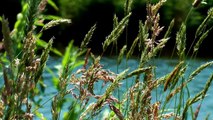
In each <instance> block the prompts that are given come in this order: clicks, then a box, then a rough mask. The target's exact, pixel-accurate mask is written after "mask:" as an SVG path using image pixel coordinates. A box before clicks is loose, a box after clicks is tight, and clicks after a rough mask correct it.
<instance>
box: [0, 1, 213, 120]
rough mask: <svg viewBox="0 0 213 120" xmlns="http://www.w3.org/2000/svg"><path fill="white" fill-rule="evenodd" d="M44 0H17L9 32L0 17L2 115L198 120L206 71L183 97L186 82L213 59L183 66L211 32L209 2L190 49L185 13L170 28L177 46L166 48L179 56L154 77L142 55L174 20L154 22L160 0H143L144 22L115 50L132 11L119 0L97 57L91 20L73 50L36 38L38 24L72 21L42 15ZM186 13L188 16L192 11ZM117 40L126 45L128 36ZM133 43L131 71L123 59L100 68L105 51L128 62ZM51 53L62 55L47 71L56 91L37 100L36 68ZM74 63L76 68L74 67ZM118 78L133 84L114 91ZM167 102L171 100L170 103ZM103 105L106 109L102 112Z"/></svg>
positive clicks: (40, 88) (154, 48)
mask: <svg viewBox="0 0 213 120" xmlns="http://www.w3.org/2000/svg"><path fill="white" fill-rule="evenodd" d="M47 2H48V1H47V0H29V1H24V0H23V3H22V5H23V8H22V12H21V13H20V14H19V15H18V20H17V22H16V23H15V25H14V28H13V30H10V28H9V26H8V24H9V23H8V20H7V19H6V18H5V17H4V16H2V17H1V23H2V33H3V47H2V49H4V50H5V51H3V52H2V53H1V56H0V64H1V71H2V79H1V80H2V81H3V83H4V85H3V86H1V89H0V93H1V94H0V100H1V101H0V118H1V119H5V120H6V119H7V120H11V119H29V120H31V119H34V118H38V119H43V120H45V119H47V117H49V116H51V119H53V120H58V119H62V118H63V119H65V120H70V119H80V120H84V119H100V117H101V119H106V120H112V119H119V120H125V119H126V120H127V119H130V120H161V119H175V120H185V119H193V120H196V119H197V117H198V115H199V112H200V108H201V107H202V102H203V100H204V99H205V97H206V94H207V92H208V90H209V88H210V87H211V82H212V80H213V71H211V72H210V73H209V77H207V78H206V84H204V85H203V89H202V90H201V91H199V92H198V93H197V94H196V95H195V96H191V95H190V90H189V89H188V84H189V83H191V82H196V77H197V75H199V73H200V72H201V71H203V70H204V69H206V68H207V67H210V66H212V65H213V61H209V62H206V63H204V64H202V65H200V66H199V67H197V68H196V69H194V70H192V72H191V73H190V74H189V75H188V74H185V72H186V71H187V69H188V63H187V59H196V55H197V52H198V51H199V47H200V45H201V44H202V42H203V40H205V38H206V37H207V36H208V34H209V32H210V31H211V30H212V26H209V24H210V23H211V22H212V18H213V8H209V10H208V11H207V16H206V17H205V19H204V20H203V22H202V23H201V24H200V26H199V27H198V28H197V30H196V33H195V36H194V40H193V43H192V44H191V45H190V48H189V49H186V41H187V37H186V34H187V20H188V19H187V18H188V17H186V19H185V21H183V22H182V24H181V26H180V28H179V31H178V32H177V33H176V46H175V47H174V49H173V50H172V51H173V52H177V55H178V62H177V63H176V65H175V67H174V69H173V70H171V71H170V72H169V73H165V74H164V75H163V76H160V77H157V75H156V73H155V71H156V69H160V68H156V66H155V64H150V63H149V61H151V60H152V59H155V58H157V57H158V56H160V53H161V50H162V49H163V48H164V47H165V46H166V45H167V42H168V41H169V40H170V34H171V31H172V30H173V26H174V21H175V19H173V20H172V21H171V22H170V25H169V26H163V25H161V24H160V23H159V20H160V14H159V9H160V8H161V7H162V6H163V5H164V3H165V2H166V0H159V1H157V2H155V3H151V2H150V1H147V3H146V12H147V14H146V20H145V21H142V20H140V21H138V28H139V31H138V33H137V36H136V37H135V39H134V41H133V43H132V45H130V46H129V45H128V44H124V46H123V47H122V49H117V44H118V42H117V41H118V39H119V37H120V36H121V34H122V33H124V32H126V31H130V29H128V23H129V21H130V18H131V16H132V12H131V8H132V3H133V2H134V1H133V0H126V1H125V2H124V3H123V4H124V17H123V18H122V19H119V18H118V17H117V16H116V14H115V15H114V19H113V25H112V26H113V29H112V31H111V33H109V35H108V36H107V37H106V39H105V40H104V42H103V44H102V52H101V54H100V55H94V54H93V53H92V52H91V49H90V48H88V47H87V45H88V43H89V42H90V40H91V38H92V37H93V34H94V33H95V32H96V24H94V25H93V26H91V29H90V30H89V31H88V33H87V34H86V35H85V37H84V39H83V40H82V43H81V45H80V47H79V48H78V47H75V46H73V41H71V42H70V44H69V45H68V46H67V48H66V52H65V53H60V52H59V51H58V50H56V49H54V48H53V47H52V44H53V42H54V37H52V38H50V40H49V42H47V43H46V42H45V41H43V40H41V39H40V38H41V36H42V34H43V32H44V31H45V30H48V29H51V28H52V27H54V26H57V25H59V24H71V23H72V21H71V20H69V19H63V18H60V17H53V16H45V15H44V14H43V11H44V9H45V6H46V4H47ZM201 4H202V1H200V0H195V1H194V2H193V3H191V11H193V10H195V9H194V8H196V7H199V5H201ZM191 11H190V12H189V13H188V16H190V15H191ZM46 21H48V22H46ZM162 31H165V32H164V33H165V34H164V35H161V36H162V37H161V36H160V34H162V33H163V32H162ZM127 35H128V34H127ZM123 41H124V43H127V42H128V39H124V40H123ZM136 48H137V49H138V50H139V52H140V55H139V56H138V59H140V62H139V64H138V67H137V68H136V69H135V70H131V71H130V69H129V67H131V66H128V65H126V68H125V69H124V70H123V71H122V72H118V73H115V72H112V71H111V70H110V68H109V69H105V68H104V66H103V65H102V64H101V60H102V57H103V56H104V53H105V52H106V51H107V50H109V49H115V51H117V52H116V54H117V66H118V65H119V64H120V63H121V61H122V60H125V61H128V60H129V59H130V58H131V57H132V54H133V52H134V50H135V49H136ZM41 49H42V52H41V53H40V52H39V51H40V50H41ZM190 50H192V51H193V53H192V55H191V56H189V54H188V51H190ZM50 52H51V53H55V54H57V55H59V56H61V57H62V63H61V66H60V67H61V69H60V75H59V76H56V75H55V74H54V73H51V70H49V72H50V73H51V75H52V76H53V78H54V80H53V81H54V83H53V84H54V87H56V88H57V93H56V94H55V95H53V97H52V99H50V100H45V99H36V97H39V96H42V95H43V92H44V90H45V89H46V87H45V84H44V81H45V80H44V79H42V73H43V71H44V69H48V66H46V62H47V60H48V56H49V54H50ZM80 56H84V60H82V59H80ZM77 66H78V67H77ZM74 68H77V70H76V71H73V70H74ZM123 81H132V84H131V86H130V87H126V88H125V89H126V90H125V91H124V92H123V93H122V94H121V93H118V92H117V91H119V89H121V88H120V86H121V85H122V83H123ZM97 83H103V86H102V87H103V89H102V90H104V92H103V93H102V94H98V93H97V88H96V87H95V86H96V85H97ZM156 90H160V92H157V93H158V94H157V95H154V96H157V97H156V98H155V99H153V98H154V96H153V94H152V92H153V91H156ZM162 94H164V95H165V97H164V99H158V96H161V95H162ZM68 98H69V99H71V101H69V100H68ZM44 101H45V102H44ZM47 102H51V106H50V107H51V110H50V112H49V113H48V114H47V113H41V112H39V109H40V108H41V107H43V105H44V104H46V103H47ZM43 103H44V104H43ZM171 103H172V104H174V105H173V106H174V107H172V108H170V107H171V106H170V104H171ZM195 103H198V105H197V104H196V105H197V107H196V109H193V107H192V105H194V104H195ZM65 104H66V105H68V106H69V107H68V108H67V109H65V108H64V105H65ZM47 109H48V108H47ZM105 109H108V110H109V112H107V113H105V112H104V110H105ZM206 119H208V116H207V117H206Z"/></svg>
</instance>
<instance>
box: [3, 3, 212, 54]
mask: <svg viewBox="0 0 213 120" xmlns="http://www.w3.org/2000/svg"><path fill="white" fill-rule="evenodd" d="M52 1H53V2H54V3H55V4H56V5H57V7H53V6H51V5H50V4H48V5H47V9H46V11H45V12H44V14H47V15H56V16H61V17H63V18H70V19H72V24H71V25H61V26H58V27H54V28H53V29H51V30H47V31H45V33H44V36H43V37H42V39H44V40H49V38H51V37H52V36H54V37H55V38H56V39H55V41H54V47H56V48H58V49H59V50H61V51H63V50H64V48H65V47H66V46H67V44H68V43H69V41H71V40H74V44H75V45H76V46H79V45H80V43H81V41H82V40H83V38H84V36H85V34H86V33H87V32H88V30H89V29H90V27H92V26H93V25H94V24H97V29H96V31H95V33H94V36H93V38H92V40H91V41H90V43H89V45H88V47H90V48H92V50H93V52H94V53H96V54H98V53H101V52H102V43H103V41H104V40H105V37H106V36H107V35H108V34H110V32H111V30H112V28H113V16H114V15H115V14H116V15H117V16H118V18H119V20H121V19H122V18H123V17H124V7H123V6H124V1H125V0H52ZM157 1H158V0H152V2H153V3H155V2H157ZM193 1H194V0H167V2H166V3H165V5H164V6H163V7H162V8H161V9H160V15H161V20H160V25H161V26H165V28H164V31H163V32H162V35H163V33H164V32H165V31H166V29H167V27H168V25H169V23H170V21H171V20H172V19H173V18H174V19H175V26H174V29H173V31H172V35H171V38H170V40H169V42H168V43H167V45H166V47H165V48H164V49H163V51H162V52H161V55H162V56H171V52H172V50H173V47H174V44H175V35H176V32H177V31H178V29H179V26H180V24H181V23H182V22H183V21H184V20H185V18H186V16H187V14H188V12H189V10H190V8H191V6H192V3H193ZM205 2H206V3H207V4H202V5H200V6H199V7H198V8H195V9H194V10H193V11H192V13H191V15H190V16H189V20H188V22H187V26H188V27H187V48H189V47H190V45H191V44H192V41H193V39H194V34H195V31H196V29H197V27H198V26H199V25H200V24H201V22H202V20H203V19H204V18H205V16H206V15H207V12H208V9H209V8H210V7H213V0H205ZM21 9H22V7H21V0H2V1H1V2H0V15H4V16H5V17H6V18H8V20H9V22H10V27H11V29H12V28H13V26H14V23H15V21H16V17H17V14H18V13H19V12H21ZM145 19H146V0H133V6H132V16H131V18H130V22H129V26H128V31H127V32H124V34H123V35H122V36H121V37H120V38H119V41H118V48H121V47H122V46H123V45H124V44H125V41H126V39H128V46H129V47H130V45H131V43H132V42H133V40H134V38H135V37H136V35H137V33H138V22H139V20H142V21H145ZM212 25H213V21H212V22H211V23H210V24H209V26H207V27H211V26H212ZM212 38H213V31H211V32H210V34H209V36H208V37H207V39H206V40H204V42H203V44H202V45H201V48H200V51H199V53H198V57H201V58H213V49H212V46H213V40H212ZM0 39H2V34H0ZM107 54H110V52H108V53H106V55H107ZM134 54H135V55H137V54H138V53H137V52H135V53H134Z"/></svg>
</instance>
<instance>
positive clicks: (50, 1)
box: [47, 0, 59, 11]
mask: <svg viewBox="0 0 213 120" xmlns="http://www.w3.org/2000/svg"><path fill="white" fill-rule="evenodd" d="M47 3H48V4H49V5H50V6H51V7H53V8H54V9H55V10H56V11H58V10H59V9H58V7H57V5H56V4H55V2H53V1H52V0H47Z"/></svg>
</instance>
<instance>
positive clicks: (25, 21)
mask: <svg viewBox="0 0 213 120" xmlns="http://www.w3.org/2000/svg"><path fill="white" fill-rule="evenodd" d="M23 4H24V5H23V11H22V13H20V14H19V18H18V20H17V22H16V24H15V26H14V29H13V30H12V31H10V28H9V25H8V24H9V23H8V20H7V19H5V17H4V16H3V17H2V21H1V22H2V33H3V45H4V48H5V53H1V59H0V62H1V67H2V71H3V80H4V86H3V87H2V88H1V97H0V98H1V113H2V114H1V118H2V119H10V120H11V119H33V116H34V113H33V111H32V107H33V106H35V105H36V100H35V96H36V95H39V94H41V93H40V92H41V91H39V89H38V85H39V84H40V85H42V80H41V76H42V73H43V70H44V68H45V65H46V62H47V59H48V56H49V52H50V50H51V48H52V43H53V38H51V39H50V41H49V42H48V43H47V44H46V46H45V49H44V50H43V52H42V54H41V55H37V54H36V49H37V44H36V41H37V40H38V38H39V34H41V32H42V30H46V29H49V28H51V27H52V26H55V25H57V24H59V23H70V20H66V19H63V20H62V19H61V20H55V21H51V22H49V23H47V24H46V25H44V26H43V27H42V28H43V29H42V30H41V32H40V33H37V32H36V31H37V30H36V27H37V26H36V22H38V21H39V20H40V19H39V17H40V16H41V13H42V11H43V10H44V8H45V6H46V4H47V0H30V1H23Z"/></svg>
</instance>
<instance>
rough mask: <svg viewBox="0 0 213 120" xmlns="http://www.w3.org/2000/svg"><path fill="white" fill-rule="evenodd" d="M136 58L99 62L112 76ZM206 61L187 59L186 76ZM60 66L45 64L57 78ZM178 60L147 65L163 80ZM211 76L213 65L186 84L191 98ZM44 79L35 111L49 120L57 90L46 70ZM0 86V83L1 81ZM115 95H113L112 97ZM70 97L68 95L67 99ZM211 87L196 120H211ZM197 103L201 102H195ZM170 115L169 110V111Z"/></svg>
mask: <svg viewBox="0 0 213 120" xmlns="http://www.w3.org/2000/svg"><path fill="white" fill-rule="evenodd" d="M138 61H139V60H138V59H130V60H128V61H127V62H126V61H125V60H123V61H122V63H121V64H120V65H119V66H117V63H116V58H113V57H112V58H109V57H108V58H106V57H103V58H102V60H101V62H102V64H103V65H104V69H109V70H110V71H113V72H115V73H120V72H122V71H123V70H124V69H126V68H129V69H130V70H129V71H132V70H135V69H136V68H137V67H138ZM208 61H212V60H210V59H208V60H190V61H187V63H188V68H187V72H186V73H185V76H188V75H189V73H190V72H192V71H193V70H195V69H196V68H197V67H199V66H200V65H202V64H204V63H205V62H208ZM60 63H61V60H60V59H58V58H52V57H50V58H49V60H48V63H47V66H48V67H49V69H51V70H52V71H53V72H54V75H55V76H56V77H57V76H58V74H59V71H58V70H59V69H60ZM177 63H178V60H176V59H164V58H160V59H154V60H151V61H150V63H149V64H151V65H155V66H156V69H155V73H156V75H157V76H155V77H156V78H158V77H162V76H164V75H166V74H168V73H170V72H171V71H172V70H173V68H174V66H175V65H177ZM212 73H213V66H210V67H208V68H206V69H205V70H203V71H202V72H201V73H200V74H199V75H198V76H197V77H196V78H195V79H194V80H193V81H192V82H191V83H190V84H189V85H188V88H189V90H190V96H191V97H193V96H194V95H195V94H197V93H198V92H200V91H201V90H202V89H203V87H204V85H205V83H206V81H207V80H208V78H209V77H210V75H211V74H212ZM43 79H44V82H45V84H46V90H45V93H44V96H45V97H44V98H42V99H43V100H42V103H44V104H43V107H42V108H39V109H38V111H39V112H41V113H43V115H44V117H46V118H47V119H48V120H49V119H51V100H52V97H53V96H54V95H55V94H57V90H56V88H54V87H53V84H52V79H53V77H52V75H51V74H50V73H49V72H47V71H45V73H44V74H43ZM133 81H134V79H133V78H131V79H128V80H126V81H123V83H122V85H121V87H120V88H119V90H118V91H119V93H125V91H126V90H127V88H128V87H130V86H131V85H132V84H133V83H134V82H133ZM0 83H2V82H0ZM101 85H102V83H97V84H96V86H95V88H96V91H95V93H97V94H101V93H103V92H104V88H101ZM162 91H163V87H159V88H158V90H156V91H154V92H153V93H152V94H153V98H152V101H153V102H154V101H156V100H157V101H161V100H163V99H164V98H165V96H166V94H161V92H162ZM117 94H118V93H115V96H116V95H117ZM70 97H71V96H70ZM37 99H39V97H37ZM212 100H213V84H212V85H211V87H210V88H209V91H208V92H207V97H206V98H205V99H204V101H203V103H202V106H201V110H200V113H199V116H198V120H202V119H204V118H205V117H206V116H207V114H210V117H209V118H210V119H213V101H212ZM198 103H200V102H198ZM198 103H196V104H194V105H193V108H194V109H195V108H196V107H197V106H198ZM168 107H169V108H170V107H171V109H172V108H173V107H174V103H173V102H172V103H169V106H168ZM65 111H67V109H66V107H65V109H63V111H62V113H63V112H65ZM171 112H172V111H171ZM35 119H36V120H37V119H39V118H37V117H35Z"/></svg>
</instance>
